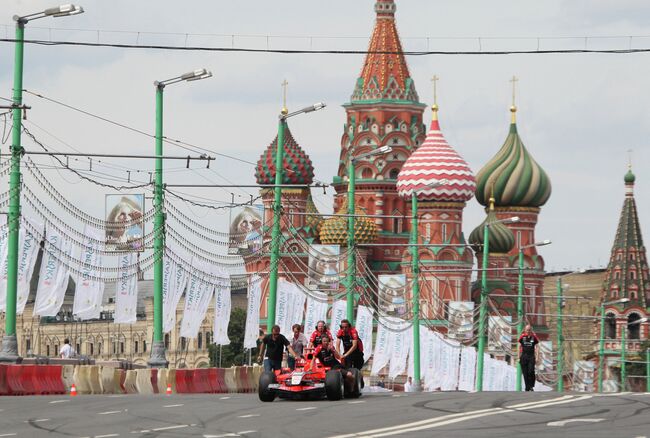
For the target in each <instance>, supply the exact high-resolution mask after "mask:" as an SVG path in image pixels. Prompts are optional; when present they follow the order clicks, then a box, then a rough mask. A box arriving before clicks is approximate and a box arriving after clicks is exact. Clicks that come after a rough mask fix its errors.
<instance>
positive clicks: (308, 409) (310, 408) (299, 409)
mask: <svg viewBox="0 0 650 438" xmlns="http://www.w3.org/2000/svg"><path fill="white" fill-rule="evenodd" d="M312 409H316V407H315V406H310V407H308V408H298V409H296V411H311V410H312Z"/></svg>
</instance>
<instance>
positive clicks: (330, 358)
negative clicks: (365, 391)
mask: <svg viewBox="0 0 650 438" xmlns="http://www.w3.org/2000/svg"><path fill="white" fill-rule="evenodd" d="M316 359H318V361H319V362H320V363H321V364H323V366H326V367H329V368H331V369H333V370H340V371H341V374H343V378H344V379H345V384H346V386H347V387H348V388H352V387H353V386H354V376H353V375H352V373H351V372H350V371H348V370H347V369H346V368H345V367H344V366H343V364H342V361H343V356H341V355H340V354H339V352H338V351H336V349H334V347H333V346H332V344H331V343H330V338H329V336H327V335H323V336H322V338H321V344H320V345H319V346H318V347H316V350H314V357H313V359H312V360H311V369H312V370H313V369H314V365H316Z"/></svg>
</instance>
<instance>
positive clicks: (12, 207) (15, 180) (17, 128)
mask: <svg viewBox="0 0 650 438" xmlns="http://www.w3.org/2000/svg"><path fill="white" fill-rule="evenodd" d="M82 12H83V8H82V7H80V6H75V5H63V6H59V7H57V8H50V9H46V10H45V11H42V12H37V13H35V14H29V15H23V16H19V15H14V17H13V18H14V21H15V22H16V38H15V39H16V47H15V52H14V54H15V55H14V56H15V58H14V59H15V61H14V92H13V99H12V104H11V118H12V120H13V123H12V128H11V149H10V151H11V173H10V176H9V211H8V215H7V225H8V228H9V232H8V236H7V289H6V293H7V299H6V308H5V334H4V337H3V338H2V350H1V351H0V362H18V361H20V360H21V359H20V356H19V355H18V342H17V339H16V292H17V286H18V239H19V229H20V182H21V175H20V157H21V155H22V153H23V147H22V143H21V140H20V135H21V128H22V124H21V122H20V121H21V120H22V111H23V109H25V106H24V105H23V54H24V48H25V25H26V24H27V23H28V22H29V21H32V20H37V19H39V18H43V17H50V16H51V17H64V16H66V15H75V14H81V13H82Z"/></svg>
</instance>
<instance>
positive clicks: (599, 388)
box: [598, 298, 630, 392]
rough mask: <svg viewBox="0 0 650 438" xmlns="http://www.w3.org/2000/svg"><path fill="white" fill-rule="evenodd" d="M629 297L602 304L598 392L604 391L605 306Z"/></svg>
mask: <svg viewBox="0 0 650 438" xmlns="http://www.w3.org/2000/svg"><path fill="white" fill-rule="evenodd" d="M629 301H630V299H629V298H621V299H618V300H614V301H607V302H605V301H603V302H602V303H601V304H600V341H599V347H598V392H603V361H604V360H605V306H613V305H614V304H624V303H627V302H629Z"/></svg>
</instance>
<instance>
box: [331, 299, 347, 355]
mask: <svg viewBox="0 0 650 438" xmlns="http://www.w3.org/2000/svg"><path fill="white" fill-rule="evenodd" d="M346 314H347V301H345V300H337V301H334V304H332V323H331V324H330V330H331V331H332V336H334V339H335V340H336V339H337V337H336V333H337V332H338V331H339V326H340V325H341V321H343V320H344V319H345V318H346ZM335 345H336V344H335Z"/></svg>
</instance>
